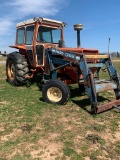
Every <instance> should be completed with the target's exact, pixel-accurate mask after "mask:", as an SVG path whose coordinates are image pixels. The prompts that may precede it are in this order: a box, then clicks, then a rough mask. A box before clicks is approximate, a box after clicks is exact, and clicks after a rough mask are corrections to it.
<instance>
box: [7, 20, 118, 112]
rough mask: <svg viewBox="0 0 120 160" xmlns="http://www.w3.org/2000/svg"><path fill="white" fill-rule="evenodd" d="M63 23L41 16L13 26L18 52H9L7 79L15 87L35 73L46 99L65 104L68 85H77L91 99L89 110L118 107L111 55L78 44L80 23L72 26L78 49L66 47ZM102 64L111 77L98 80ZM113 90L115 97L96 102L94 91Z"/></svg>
mask: <svg viewBox="0 0 120 160" xmlns="http://www.w3.org/2000/svg"><path fill="white" fill-rule="evenodd" d="M66 25H67V24H66V23H64V22H61V21H57V20H51V19H47V18H42V17H36V18H33V19H30V20H26V21H23V22H20V23H18V24H17V26H16V41H15V45H13V46H10V47H11V48H15V49H18V52H16V51H15V52H12V53H10V54H8V56H7V60H6V76H7V81H8V82H9V83H10V84H12V85H14V86H21V85H24V84H26V83H27V82H28V81H29V80H31V79H33V77H34V76H38V77H39V81H40V83H43V88H42V96H43V99H44V101H45V102H47V103H55V104H61V105H64V104H66V103H67V101H68V100H69V98H70V89H69V87H68V85H69V84H78V87H79V91H80V93H84V92H86V93H87V94H88V97H89V99H90V104H91V113H93V114H96V113H100V112H103V111H106V110H108V109H111V108H114V107H116V108H118V109H120V107H119V105H120V78H119V76H118V72H117V69H116V68H115V67H114V66H113V64H112V61H111V56H110V55H107V54H106V55H100V54H99V51H98V50H95V49H86V48H81V47H80V30H82V28H83V25H82V24H76V25H74V30H75V31H77V48H68V47H66V46H65V41H64V27H66ZM103 65H105V66H106V68H107V71H108V73H109V76H110V80H101V79H99V72H100V70H101V68H102V66H103ZM104 90H114V92H115V96H116V100H114V101H112V102H110V103H108V104H103V105H99V103H98V100H97V94H98V93H99V92H102V91H104Z"/></svg>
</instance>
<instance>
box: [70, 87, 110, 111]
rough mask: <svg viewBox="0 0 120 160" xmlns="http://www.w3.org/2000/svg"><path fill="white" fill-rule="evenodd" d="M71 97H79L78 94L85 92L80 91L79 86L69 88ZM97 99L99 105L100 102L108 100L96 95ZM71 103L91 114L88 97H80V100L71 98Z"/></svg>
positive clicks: (82, 94) (81, 94)
mask: <svg viewBox="0 0 120 160" xmlns="http://www.w3.org/2000/svg"><path fill="white" fill-rule="evenodd" d="M70 91H71V98H73V97H80V96H84V95H86V94H85V93H80V91H79V88H71V89H70ZM97 100H98V104H99V105H101V103H103V102H104V101H106V100H107V101H110V100H109V99H108V98H104V97H102V96H99V95H98V96H97ZM71 101H72V102H73V103H75V104H76V105H78V106H79V107H80V108H82V109H83V110H85V111H86V112H88V113H89V114H92V113H91V111H90V107H91V104H90V100H89V97H88V98H86V97H85V98H84V97H83V99H80V100H71Z"/></svg>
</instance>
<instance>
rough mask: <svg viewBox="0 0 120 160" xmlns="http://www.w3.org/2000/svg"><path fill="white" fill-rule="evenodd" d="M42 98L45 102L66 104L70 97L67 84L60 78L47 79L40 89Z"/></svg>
mask: <svg viewBox="0 0 120 160" xmlns="http://www.w3.org/2000/svg"><path fill="white" fill-rule="evenodd" d="M42 95H43V99H44V101H45V102H47V103H56V104H61V105H63V104H66V103H67V101H68V100H69V98H70V90H69V88H68V86H67V85H66V84H65V83H64V82H62V81H61V80H57V79H56V80H49V81H48V82H47V83H45V85H44V86H43V89H42Z"/></svg>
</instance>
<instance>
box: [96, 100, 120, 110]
mask: <svg viewBox="0 0 120 160" xmlns="http://www.w3.org/2000/svg"><path fill="white" fill-rule="evenodd" d="M119 106H120V100H114V101H112V102H109V103H107V104H103V105H101V106H97V113H101V112H104V111H107V110H109V109H112V108H117V109H120V107H119Z"/></svg>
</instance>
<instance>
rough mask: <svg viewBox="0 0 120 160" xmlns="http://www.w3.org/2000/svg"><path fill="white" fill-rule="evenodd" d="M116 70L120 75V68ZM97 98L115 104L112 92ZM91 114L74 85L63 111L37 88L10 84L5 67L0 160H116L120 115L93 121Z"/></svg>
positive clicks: (0, 71) (0, 81) (0, 85)
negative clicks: (47, 99) (46, 100)
mask: <svg viewBox="0 0 120 160" xmlns="http://www.w3.org/2000/svg"><path fill="white" fill-rule="evenodd" d="M114 64H115V66H116V67H117V68H118V70H119V74H120V65H119V62H114ZM101 77H103V78H104V77H105V78H106V77H107V75H106V73H104V72H102V73H101ZM99 98H100V99H101V100H104V102H106V103H107V102H108V101H110V100H113V99H115V97H114V93H113V92H112V91H109V92H103V93H100V94H99ZM89 109H90V103H89V99H88V97H87V95H82V96H81V95H80V94H79V90H78V89H77V88H76V86H75V85H74V86H73V87H71V99H70V100H69V102H68V103H67V104H66V105H65V106H58V105H50V104H47V103H45V102H43V100H42V94H41V90H40V88H38V86H37V85H36V84H33V85H31V86H30V87H29V88H28V87H26V86H24V87H14V86H11V85H10V84H8V83H7V82H6V75H5V65H0V139H1V140H0V160H117V159H118V158H120V112H119V110H117V109H112V110H110V111H107V112H104V113H101V114H98V115H94V116H93V115H91V114H89V113H88V112H87V111H89Z"/></svg>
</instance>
